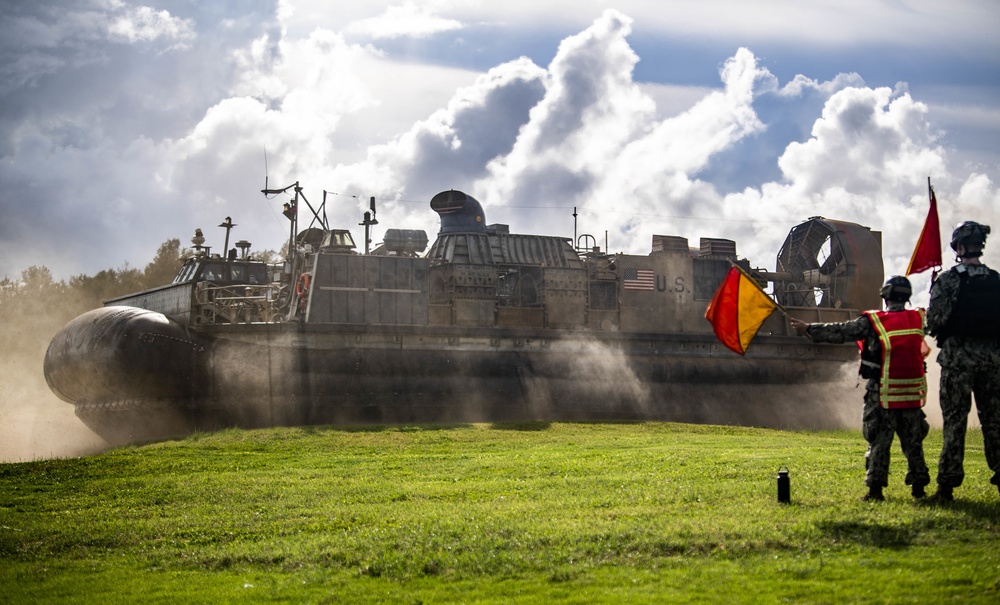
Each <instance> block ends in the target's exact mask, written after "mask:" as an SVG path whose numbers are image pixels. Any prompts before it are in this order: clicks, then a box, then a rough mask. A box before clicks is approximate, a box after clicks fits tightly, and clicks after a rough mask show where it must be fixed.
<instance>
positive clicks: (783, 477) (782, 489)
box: [778, 466, 792, 504]
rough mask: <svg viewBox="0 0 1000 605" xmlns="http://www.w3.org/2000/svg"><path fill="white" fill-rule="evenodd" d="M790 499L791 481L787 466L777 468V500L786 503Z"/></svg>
mask: <svg viewBox="0 0 1000 605" xmlns="http://www.w3.org/2000/svg"><path fill="white" fill-rule="evenodd" d="M791 501H792V482H791V480H790V479H789V478H788V467H787V466H782V467H781V468H779V469H778V502H783V503H785V504H788V503H789V502H791Z"/></svg>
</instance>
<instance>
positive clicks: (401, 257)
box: [45, 183, 883, 443]
mask: <svg viewBox="0 0 1000 605" xmlns="http://www.w3.org/2000/svg"><path fill="white" fill-rule="evenodd" d="M286 190H289V191H293V192H294V197H293V198H292V201H291V202H290V203H289V204H286V207H285V213H284V214H285V215H286V216H287V217H288V218H289V219H290V222H291V226H290V229H289V244H290V245H289V246H288V250H289V251H290V252H289V254H288V258H287V259H285V262H284V263H283V264H278V265H270V264H267V263H265V262H264V261H263V260H258V259H255V258H254V257H253V255H252V254H249V252H248V249H249V247H250V245H249V244H248V243H247V242H242V241H241V242H238V243H237V247H239V248H240V250H241V252H242V254H240V255H237V252H236V248H233V249H232V250H230V251H228V252H227V253H226V254H225V255H218V254H214V255H213V254H211V250H210V248H206V247H204V246H202V245H201V244H202V243H203V238H201V237H200V231H199V234H198V237H196V238H195V239H193V240H192V241H193V242H194V244H195V248H194V254H193V255H192V257H191V258H189V259H187V260H186V261H185V263H184V265H183V267H182V268H181V270H180V272H179V273H178V275H177V277H176V278H175V279H174V280H173V282H172V283H170V284H167V285H164V286H161V287H158V288H153V289H151V290H146V291H143V292H138V293H136V294H131V295H128V296H123V297H120V298H115V299H112V300H108V301H106V302H105V306H104V307H102V308H99V309H95V310H93V311H90V312H87V313H85V314H83V315H81V316H80V317H78V318H76V319H74V320H73V321H71V322H70V323H69V324H67V326H66V327H65V328H63V330H62V331H60V332H59V333H58V334H57V335H56V336H55V337H54V338H53V340H52V342H51V344H50V345H49V348H48V351H47V353H46V357H45V377H46V380H47V382H48V384H49V387H50V388H51V389H52V391H53V392H54V393H55V394H56V395H57V396H59V397H60V398H61V399H63V400H64V401H67V402H69V403H71V404H73V405H75V411H76V414H77V416H78V417H80V418H81V419H82V420H83V422H84V423H86V424H87V426H89V427H90V428H92V429H93V430H94V431H95V432H97V433H98V434H99V435H101V436H102V437H104V438H105V439H106V440H108V441H109V442H112V443H124V442H130V441H143V440H151V439H159V438H165V437H170V436H178V435H184V434H188V433H190V432H192V431H197V430H213V429H217V428H221V427H231V426H236V427H265V426H289V425H318V424H338V423H429V422H469V421H517V420H550V421H556V420H608V419H615V420H618V419H640V418H647V419H660V420H672V421H679V422H717V423H725V424H742V425H755V426H768V425H779V426H800V425H805V426H809V427H815V426H824V425H825V424H829V422H826V421H827V420H830V419H825V418H824V417H823V410H820V409H813V410H811V411H810V412H809V413H807V414H806V415H805V416H804V418H808V420H802V419H799V420H796V419H795V418H794V417H793V415H792V414H790V413H788V412H787V410H789V409H791V408H793V407H795V406H790V405H789V401H788V398H790V397H791V398H801V397H806V398H808V395H807V393H808V390H807V389H808V388H814V389H823V388H824V386H823V385H825V384H829V383H831V382H837V381H842V380H843V376H844V368H845V365H846V364H848V363H849V362H852V361H856V360H857V356H858V351H857V347H856V346H855V345H854V344H848V345H817V344H812V343H810V342H808V341H806V340H805V339H799V338H796V337H795V336H794V335H793V334H792V333H791V332H790V330H789V327H788V324H787V320H786V319H785V317H783V316H782V315H779V314H774V315H772V316H771V317H770V318H769V319H768V320H767V321H766V322H765V323H764V324H763V326H762V327H761V329H760V331H759V332H758V335H757V337H756V338H755V340H754V341H753V344H752V346H751V347H750V350H749V351H747V354H746V355H745V356H739V355H737V354H735V353H733V352H731V351H729V350H728V349H726V348H725V347H723V346H722V345H721V344H720V343H719V342H718V340H717V339H716V337H715V335H714V334H713V332H712V327H711V325H710V324H709V323H708V322H706V321H705V319H704V313H705V308H706V306H707V304H708V302H709V300H710V299H711V298H712V295H713V294H714V293H715V291H716V289H717V288H718V286H719V284H720V283H721V281H722V279H723V277H724V276H725V274H726V273H727V272H728V271H729V269H730V267H731V266H732V264H737V265H739V266H740V267H742V268H743V269H744V270H745V271H747V272H748V273H749V274H750V275H751V276H752V277H753V278H754V279H755V280H756V281H758V283H760V284H761V285H762V286H767V285H771V286H773V294H772V296H773V298H774V299H775V301H776V302H777V303H779V304H781V305H783V306H784V307H785V309H786V310H787V312H788V314H789V315H790V316H794V317H799V318H802V319H804V320H807V321H845V320H848V319H852V318H854V317H857V316H858V314H859V313H860V312H861V311H862V310H865V309H870V308H878V306H879V304H880V301H879V299H878V292H879V287H880V286H881V284H882V281H883V267H882V262H881V258H882V256H881V237H880V233H878V232H875V231H872V230H871V229H869V228H867V227H864V226H861V225H858V224H854V223H849V222H843V221H836V220H829V219H824V218H822V217H814V218H811V219H809V220H807V221H805V222H803V223H801V224H799V225H797V226H795V227H793V228H792V229H791V231H790V232H789V234H788V237H787V238H786V240H785V242H784V244H783V246H782V247H781V250H780V251H779V253H778V256H777V262H776V269H775V270H774V271H767V270H763V269H759V268H753V267H751V265H750V263H749V261H747V260H745V259H739V258H738V257H737V254H736V244H735V242H733V241H732V240H726V239H718V238H703V239H702V240H701V241H700V246H699V247H698V248H692V247H691V246H690V245H689V243H688V241H687V239H686V238H683V237H678V236H660V235H654V236H653V241H652V247H651V251H650V252H649V253H648V254H646V255H639V254H622V253H617V254H609V253H607V252H606V251H602V250H601V249H600V248H599V247H597V246H592V245H591V246H588V247H586V248H580V247H578V246H577V245H575V244H577V243H579V242H581V241H586V242H588V243H593V241H594V240H593V238H592V237H589V236H580V237H578V238H576V241H575V242H574V240H570V239H569V238H564V237H556V236H541V235H522V234H512V233H509V230H508V228H507V227H506V226H505V225H487V223H486V220H485V213H484V211H483V208H482V206H481V205H480V203H479V202H478V201H477V200H475V199H474V198H473V197H471V196H469V195H466V194H464V193H462V192H460V191H454V190H452V191H445V192H442V193H439V194H438V195H436V196H434V197H433V198H432V199H431V202H430V206H431V209H432V210H433V211H434V212H436V213H437V214H438V215H439V216H440V225H441V226H440V231H439V233H438V236H437V239H436V241H435V242H434V243H433V244H432V245H431V246H430V249H429V250H427V252H426V253H425V254H424V253H423V252H424V250H425V249H426V248H427V243H428V238H427V236H426V233H425V232H424V231H418V230H406V229H388V230H386V231H385V234H384V238H383V242H382V243H381V245H379V246H378V247H376V248H375V249H374V250H369V246H368V244H369V242H370V239H369V238H370V231H369V230H370V228H371V226H372V225H375V224H377V222H376V221H375V220H373V218H374V211H375V208H374V201H373V202H372V209H371V212H366V213H365V220H364V222H363V223H361V224H362V225H364V227H365V250H364V252H358V251H356V244H355V243H354V240H353V237H352V235H351V233H350V231H348V230H345V229H331V228H329V226H328V224H327V221H326V216H325V201H324V204H323V205H321V206H320V207H319V209H314V208H313V207H312V205H310V204H309V203H308V200H306V199H305V196H304V195H303V194H302V190H301V187H299V185H298V183H295V184H294V185H293V186H290V187H288V188H286V189H284V190H280V191H286ZM265 192H266V193H276V191H269V190H266V191H265ZM303 202H304V203H305V205H306V206H307V207H308V209H309V210H310V211H311V212H312V215H313V221H312V223H311V224H310V226H309V227H308V228H306V229H303V230H301V231H299V230H298V220H297V218H298V210H299V205H300V203H303ZM227 223H228V225H227ZM220 227H226V242H227V243H226V247H228V238H229V230H230V229H231V228H232V223H231V221H229V220H228V219H227V222H225V223H223V224H222V225H220ZM754 389H757V390H763V391H766V392H768V393H769V394H770V395H769V397H768V398H767V399H765V400H756V401H750V400H749V399H748V396H749V393H751V392H752V391H753V390H754ZM733 393H738V394H739V395H737V396H735V397H734V396H733ZM803 405H808V402H806V403H804V404H803Z"/></svg>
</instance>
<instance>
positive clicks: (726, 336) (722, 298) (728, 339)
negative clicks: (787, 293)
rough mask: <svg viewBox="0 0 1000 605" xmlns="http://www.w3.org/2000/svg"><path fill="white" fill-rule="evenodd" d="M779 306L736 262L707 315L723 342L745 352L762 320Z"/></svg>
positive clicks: (706, 312) (728, 346) (743, 353)
mask: <svg viewBox="0 0 1000 605" xmlns="http://www.w3.org/2000/svg"><path fill="white" fill-rule="evenodd" d="M776 308H777V304H775V302H774V301H773V300H771V297H769V296H768V295H767V294H765V293H764V291H763V290H761V288H760V286H758V285H757V282H755V281H754V280H753V279H751V278H750V276H749V275H747V274H746V273H744V272H743V271H741V270H740V269H739V267H736V266H735V265H734V266H733V268H732V269H730V270H729V273H727V274H726V277H725V279H723V280H722V284H721V285H720V286H719V289H718V290H716V292H715V296H713V297H712V302H710V303H708V309H706V310H705V319H707V320H708V321H709V322H711V324H712V328H713V329H714V330H715V335H716V336H717V337H718V338H719V340H720V341H722V344H724V345H725V346H726V347H727V348H729V349H730V350H732V351H734V352H736V353H739V354H740V355H745V354H746V352H747V347H748V346H750V341H751V340H753V337H754V336H756V335H757V331H758V330H760V326H761V324H763V323H764V321H765V320H766V319H767V318H768V317H770V316H771V313H773V312H774V310H775V309H776Z"/></svg>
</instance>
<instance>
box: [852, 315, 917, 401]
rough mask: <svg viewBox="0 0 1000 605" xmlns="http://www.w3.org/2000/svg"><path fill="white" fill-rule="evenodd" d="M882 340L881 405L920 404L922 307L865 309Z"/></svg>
mask: <svg viewBox="0 0 1000 605" xmlns="http://www.w3.org/2000/svg"><path fill="white" fill-rule="evenodd" d="M865 315H867V316H868V321H870V322H871V324H872V327H873V328H875V331H876V332H877V333H878V338H879V341H880V342H881V343H882V369H881V384H880V385H879V400H880V403H881V405H882V407H883V408H887V409H890V410H892V409H901V408H922V407H924V403H926V401H927V375H926V372H925V371H924V357H925V353H924V351H926V350H927V349H926V348H925V347H926V344H925V343H924V311H923V309H920V310H906V311H874V312H873V311H868V312H866V313H865Z"/></svg>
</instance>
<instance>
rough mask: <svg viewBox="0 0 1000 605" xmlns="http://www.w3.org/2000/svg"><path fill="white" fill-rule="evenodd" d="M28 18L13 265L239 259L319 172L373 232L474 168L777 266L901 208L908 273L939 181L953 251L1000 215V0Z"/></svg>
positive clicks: (363, 6)
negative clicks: (957, 240) (802, 244)
mask: <svg viewBox="0 0 1000 605" xmlns="http://www.w3.org/2000/svg"><path fill="white" fill-rule="evenodd" d="M347 5H349V6H347ZM0 17H2V18H0V210H2V219H0V279H2V278H3V277H8V278H11V279H15V280H16V279H18V278H19V276H20V274H21V272H22V271H23V270H25V269H27V268H28V267H32V266H45V267H47V268H49V269H50V270H51V271H52V273H53V275H54V277H55V278H56V279H68V278H70V277H72V276H74V275H79V274H88V275H89V274H94V273H96V272H98V271H100V270H103V269H112V268H113V269H117V268H124V267H129V266H131V267H137V268H140V269H141V268H142V267H144V266H145V264H146V263H148V262H149V261H151V260H152V258H153V256H154V255H155V253H156V250H157V248H158V247H159V245H160V244H161V243H162V242H164V241H166V240H168V239H171V238H178V239H180V240H181V243H182V245H186V246H189V245H190V237H191V236H192V235H193V233H194V230H195V229H196V228H201V229H203V230H204V232H205V234H206V237H207V238H208V240H209V241H208V242H207V243H208V244H209V245H213V247H214V250H215V251H219V252H221V251H222V247H223V238H224V235H225V233H224V231H223V230H222V229H220V228H218V227H217V225H219V224H220V223H221V222H222V221H223V220H224V219H225V217H227V216H230V217H232V220H233V222H234V223H236V225H237V227H236V228H235V229H234V230H233V234H232V239H231V241H236V240H240V239H243V240H248V241H250V242H252V244H253V248H254V249H273V250H278V249H280V247H281V245H282V244H283V242H284V241H285V240H286V239H287V237H288V223H287V221H286V219H285V218H284V217H283V216H282V215H281V205H282V203H283V202H286V201H288V197H287V196H284V195H278V196H264V195H263V194H262V193H261V191H260V190H261V189H263V188H264V187H265V183H267V186H269V187H271V188H280V187H285V186H287V185H291V184H293V183H295V182H298V183H300V185H301V186H302V188H303V193H304V194H305V196H306V198H307V200H308V201H309V202H310V204H311V205H313V206H314V207H315V208H317V209H318V208H319V206H320V204H323V203H324V200H325V204H324V209H325V211H326V214H327V216H328V217H329V220H330V223H331V226H333V227H338V228H349V229H351V230H352V232H353V234H354V239H355V240H356V241H357V242H358V243H359V247H362V248H363V243H362V242H363V233H364V232H363V228H362V227H360V226H359V225H358V224H359V223H360V222H361V220H362V215H363V213H364V211H365V210H367V209H368V200H369V198H371V197H375V198H376V208H377V214H376V218H377V220H378V221H379V224H378V226H376V227H375V228H374V231H373V234H372V238H373V240H374V242H375V243H378V242H379V241H380V238H381V235H382V234H383V233H384V230H385V229H390V228H413V229H424V230H426V231H427V233H428V236H429V237H430V239H431V240H433V238H434V236H435V235H436V233H437V230H438V221H437V215H436V214H434V213H433V212H432V211H431V210H430V208H429V201H430V198H431V197H432V196H433V195H434V194H435V193H438V192H440V191H444V190H448V189H459V190H462V191H465V192H466V193H468V194H470V195H473V196H474V197H476V198H477V199H479V200H480V202H482V204H483V206H484V208H485V211H486V219H487V222H488V223H502V224H507V225H509V226H510V231H511V232H513V233H535V234H544V235H559V236H564V237H572V236H573V234H574V233H590V234H593V235H594V236H595V238H596V240H597V241H598V243H599V244H600V245H602V246H604V245H605V243H606V244H607V247H608V249H609V250H610V251H612V252H626V253H634V254H646V253H648V252H649V250H650V245H651V238H652V235H653V234H662V235H680V236H684V237H688V238H689V241H691V242H692V243H693V244H694V245H697V242H698V240H699V238H700V237H721V238H727V239H732V240H735V241H736V242H737V253H738V254H739V256H740V257H746V258H748V259H749V260H750V261H751V264H752V265H753V266H755V267H761V268H764V269H773V268H774V264H775V256H776V255H777V252H778V250H779V248H780V246H781V244H782V242H783V241H784V238H785V236H786V235H787V233H788V231H789V230H790V229H791V228H792V227H793V226H794V225H796V224H798V223H800V222H802V221H803V220H805V219H807V218H809V217H812V216H824V217H827V218H833V219H839V220H847V221H854V222H858V223H861V224H864V225H867V226H869V227H871V228H872V229H874V230H876V231H880V232H881V233H882V240H883V249H884V262H885V267H886V274H887V275H890V274H895V273H902V272H903V271H904V270H905V268H906V265H907V262H908V260H909V257H910V254H911V252H912V251H913V247H914V244H915V243H916V240H917V237H918V235H919V233H920V229H921V227H922V225H923V221H924V219H925V216H926V214H927V209H928V188H927V185H928V178H930V180H931V183H932V184H933V186H934V188H935V191H936V194H937V198H938V203H939V212H940V218H941V224H942V232H943V233H942V238H943V241H944V242H946V243H945V247H946V249H945V253H944V259H945V266H946V267H947V266H950V265H951V264H952V263H953V258H952V255H951V253H950V250H948V249H947V242H948V240H949V238H950V234H951V230H952V228H953V227H954V226H955V225H957V224H958V223H959V222H961V221H964V220H975V221H979V222H982V223H985V224H989V225H992V226H993V228H994V229H1000V220H998V219H1000V189H998V179H1000V104H998V99H1000V4H997V3H996V2H995V0H953V1H952V2H948V3H942V2H938V1H936V0H835V1H834V0H812V1H808V2H807V1H791V0H755V1H754V2H745V1H743V0H673V1H671V2H669V3H661V2H648V1H643V2H640V1H619V2H597V1H585V0H572V1H570V0H552V1H547V2H537V1H535V2H525V1H523V0H508V1H507V2H503V3H498V2H489V1H486V0H483V1H477V0H439V1H421V2H414V1H409V0H402V1H396V0H394V1H389V2H380V1H368V0H364V1H359V2H353V3H331V2H323V1H319V0H280V1H265V0H246V1H242V2H232V3H219V2H190V1H189V0H163V1H154V0H134V1H133V0H79V1H45V0H40V1H35V2H23V1H18V0H0ZM303 208H304V207H303ZM574 209H576V211H577V213H578V216H577V218H576V220H575V221H574V217H573V212H574ZM310 218H311V217H310V215H309V214H307V213H303V214H302V215H300V221H301V226H303V227H304V226H305V225H306V224H307V223H308V222H309V221H310ZM997 235H1000V232H997ZM997 235H994V238H996V237H997ZM996 242H1000V239H997V240H996ZM991 244H992V245H991ZM984 260H985V261H986V262H987V264H991V265H993V266H994V267H1000V243H995V242H994V241H990V242H989V243H988V244H987V249H986V255H985V257H984ZM913 279H914V282H915V283H914V287H915V291H919V292H921V293H922V294H919V295H917V296H915V300H916V301H917V302H920V297H921V296H924V300H925V299H926V295H925V293H926V290H927V287H928V286H929V276H928V275H927V274H921V275H917V276H914V278H913Z"/></svg>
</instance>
